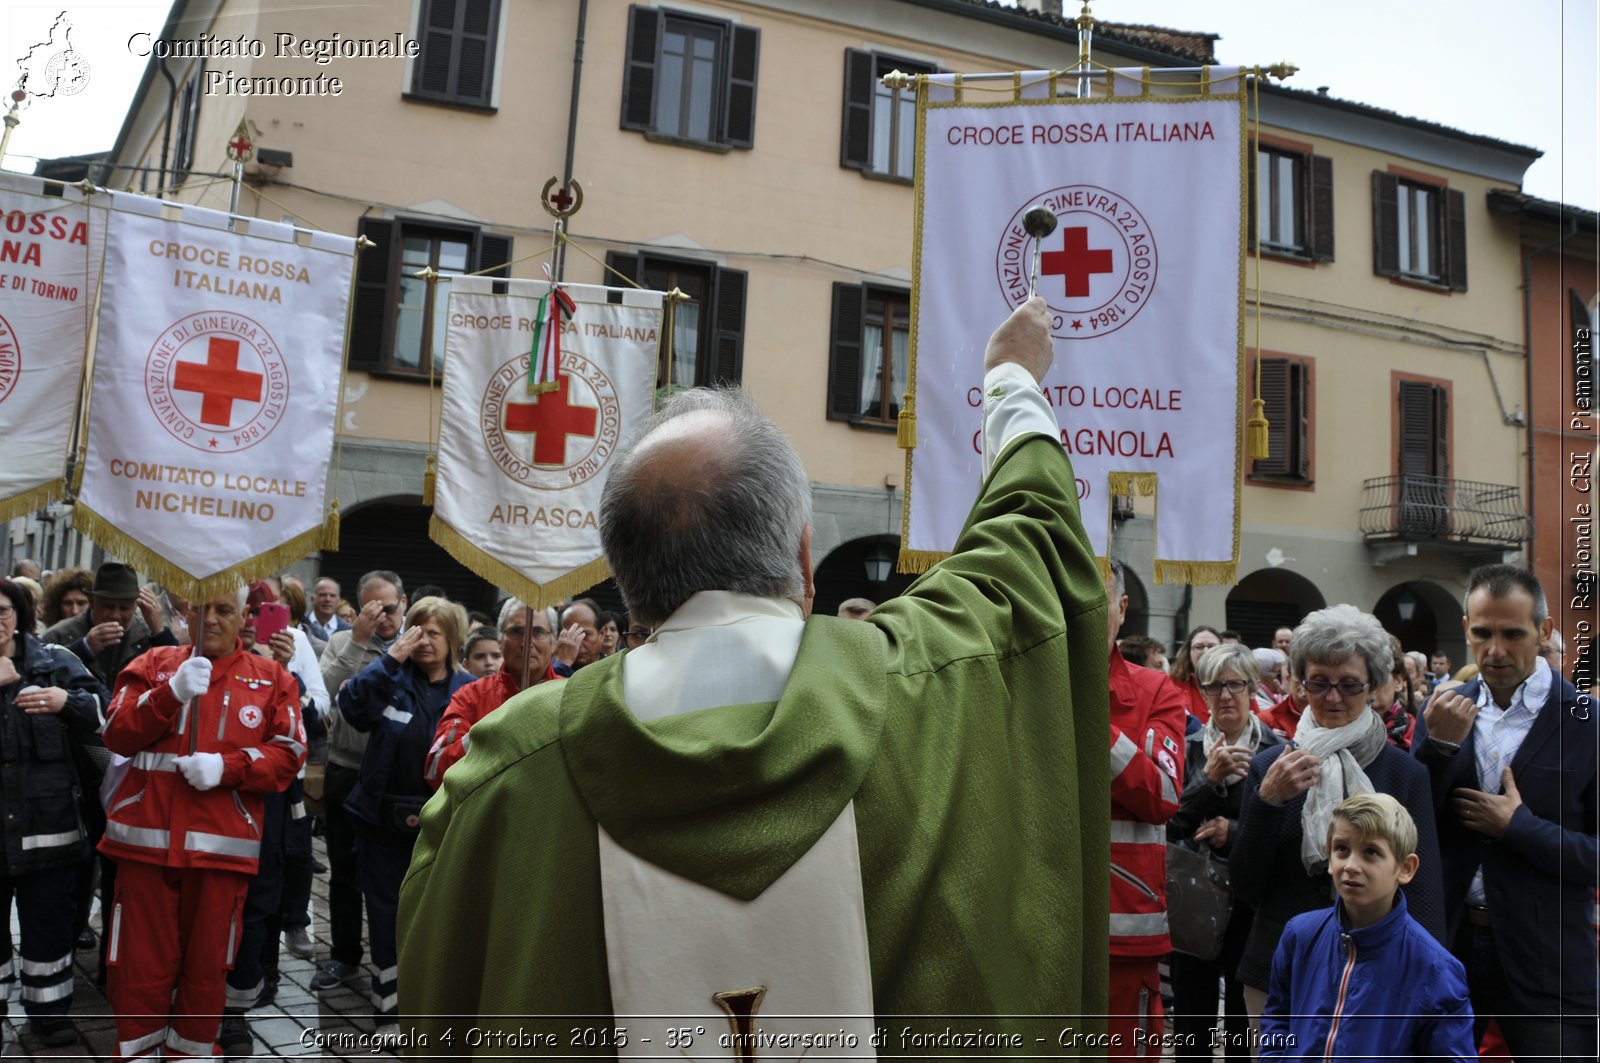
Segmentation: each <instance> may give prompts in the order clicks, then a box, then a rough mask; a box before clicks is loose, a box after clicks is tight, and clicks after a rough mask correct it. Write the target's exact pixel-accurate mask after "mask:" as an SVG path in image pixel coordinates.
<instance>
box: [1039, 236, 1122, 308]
mask: <svg viewBox="0 0 1600 1063" xmlns="http://www.w3.org/2000/svg"><path fill="white" fill-rule="evenodd" d="M1062 245H1063V246H1062V250H1060V251H1046V252H1045V253H1044V254H1043V255H1042V256H1041V258H1040V262H1039V271H1040V272H1041V273H1046V274H1053V275H1055V276H1059V277H1061V278H1062V280H1064V281H1065V282H1066V287H1067V298H1069V299H1073V298H1082V297H1083V296H1086V295H1088V294H1089V278H1090V277H1091V276H1093V275H1094V274H1096V273H1110V272H1111V271H1112V269H1113V265H1112V261H1111V250H1110V249H1109V248H1095V249H1094V250H1092V251H1091V250H1090V249H1089V230H1088V229H1087V228H1085V227H1084V226H1081V225H1079V226H1075V227H1073V228H1070V229H1063V230H1062Z"/></svg>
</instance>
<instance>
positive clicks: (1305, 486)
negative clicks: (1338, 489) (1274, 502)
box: [1245, 473, 1317, 491]
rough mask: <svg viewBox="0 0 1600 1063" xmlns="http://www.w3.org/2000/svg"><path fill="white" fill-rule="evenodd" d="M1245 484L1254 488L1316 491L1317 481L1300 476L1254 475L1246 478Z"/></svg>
mask: <svg viewBox="0 0 1600 1063" xmlns="http://www.w3.org/2000/svg"><path fill="white" fill-rule="evenodd" d="M1245 483H1247V484H1250V485H1251V486H1253V487H1271V488H1277V489H1285V490H1290V491H1314V490H1316V488H1317V481H1316V480H1314V479H1307V478H1304V477H1300V476H1266V475H1262V476H1257V475H1255V474H1254V473H1252V474H1250V475H1248V476H1246V477H1245Z"/></svg>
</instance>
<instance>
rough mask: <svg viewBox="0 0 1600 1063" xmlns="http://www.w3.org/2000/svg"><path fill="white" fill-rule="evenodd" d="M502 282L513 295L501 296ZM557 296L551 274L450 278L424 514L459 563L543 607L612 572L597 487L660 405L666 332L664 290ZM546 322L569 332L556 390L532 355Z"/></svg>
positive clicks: (577, 288) (566, 288)
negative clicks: (541, 277) (568, 307)
mask: <svg viewBox="0 0 1600 1063" xmlns="http://www.w3.org/2000/svg"><path fill="white" fill-rule="evenodd" d="M496 283H498V284H500V285H509V288H510V291H509V293H507V294H503V295H497V294H495V293H494V290H493V289H494V285H495V284H496ZM560 292H563V293H565V294H567V295H569V296H570V297H571V302H572V304H573V305H574V306H575V309H574V310H573V311H572V313H571V315H570V316H568V315H566V314H565V313H564V311H563V310H562V309H561V305H560V304H561V300H560V298H559V293H558V294H556V295H551V288H550V285H549V284H548V283H545V282H543V281H522V280H513V281H509V282H508V281H498V282H496V281H492V280H490V279H489V278H486V277H454V278H451V288H450V296H449V303H448V306H449V328H448V331H447V332H446V333H445V373H444V409H443V412H442V414H441V417H440V421H439V457H438V462H437V470H438V476H437V483H436V486H435V488H434V503H433V519H432V520H431V521H430V522H429V524H428V531H429V534H430V535H431V536H432V537H433V539H434V541H435V542H437V543H439V544H440V545H441V546H443V547H444V548H445V549H446V550H448V551H449V552H450V554H451V555H452V556H453V557H455V559H456V560H458V561H460V562H461V563H462V564H463V565H466V566H467V567H468V568H470V569H472V570H473V571H474V572H476V573H478V575H480V576H482V577H483V578H484V579H487V580H489V581H490V582H492V583H495V584H498V585H499V586H501V587H504V588H506V589H507V590H509V591H511V592H512V593H513V594H515V595H516V596H517V597H519V598H521V599H522V600H523V601H526V602H528V603H530V604H532V605H533V606H535V607H536V608H543V607H544V606H546V605H550V604H552V603H554V602H555V601H557V600H558V599H561V598H564V597H566V596H568V595H570V594H574V593H576V592H578V591H581V590H583V589H585V588H586V587H591V586H593V585H594V584H596V583H599V582H600V581H601V580H603V579H605V578H606V576H608V575H609V574H610V569H609V568H607V566H606V563H605V559H604V557H603V556H602V552H601V549H600V516H599V514H600V491H601V488H603V487H604V486H605V478H606V472H607V469H608V467H609V465H610V462H611V458H612V456H613V455H614V454H615V453H616V451H617V447H618V445H619V444H620V443H622V442H623V441H624V439H625V438H626V437H627V434H628V432H629V430H630V429H631V427H632V426H633V425H636V424H637V423H638V422H639V420H640V419H641V418H643V417H644V416H645V415H647V414H648V413H649V412H650V407H651V400H652V398H653V396H654V392H655V381H656V354H657V350H658V345H659V343H660V336H661V300H662V293H660V292H652V291H637V290H633V289H616V288H605V287H600V286H595V285H587V284H566V285H562V286H561V288H560ZM546 296H551V297H549V298H546ZM608 296H609V297H613V298H615V297H620V298H621V302H618V303H612V302H608V301H607V298H608ZM550 328H558V329H559V331H558V332H557V333H556V337H558V338H559V348H558V349H559V356H560V357H559V363H558V364H559V371H558V372H557V374H556V378H555V381H554V387H553V388H551V387H549V386H548V384H547V383H546V382H544V381H543V380H542V378H541V377H540V376H539V375H538V373H537V368H538V365H537V362H536V361H535V355H536V353H538V352H542V351H544V350H547V349H548V348H547V347H546V345H545V343H544V342H543V341H544V340H545V339H546V336H547V330H548V329H550Z"/></svg>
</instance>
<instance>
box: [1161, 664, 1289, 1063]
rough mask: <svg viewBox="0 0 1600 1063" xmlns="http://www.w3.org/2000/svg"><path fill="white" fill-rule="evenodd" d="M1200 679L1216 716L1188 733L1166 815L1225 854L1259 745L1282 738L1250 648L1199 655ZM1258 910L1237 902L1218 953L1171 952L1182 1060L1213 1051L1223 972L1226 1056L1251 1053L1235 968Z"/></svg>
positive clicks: (1176, 829) (1170, 833)
mask: <svg viewBox="0 0 1600 1063" xmlns="http://www.w3.org/2000/svg"><path fill="white" fill-rule="evenodd" d="M1256 652H1257V653H1259V652H1260V651H1259V650H1258V651H1256ZM1274 652H1276V651H1274ZM1198 679H1199V681H1200V690H1201V692H1202V693H1203V694H1204V695H1205V699H1206V702H1207V704H1208V705H1209V706H1210V707H1211V719H1210V720H1209V721H1207V722H1206V724H1205V725H1204V726H1203V727H1202V728H1201V729H1200V730H1199V731H1198V732H1196V733H1195V734H1193V735H1191V736H1190V737H1189V744H1188V749H1187V750H1186V753H1187V757H1186V759H1185V761H1184V786H1183V796H1182V797H1181V798H1180V799H1179V804H1178V812H1177V814H1176V815H1175V816H1173V817H1172V818H1171V819H1170V820H1168V821H1167V840H1168V841H1170V842H1174V843H1177V844H1182V845H1191V846H1193V845H1200V846H1205V847H1206V848H1209V849H1210V850H1212V851H1213V852H1215V853H1216V854H1217V855H1218V856H1220V857H1222V858H1223V859H1226V858H1227V857H1228V854H1229V853H1230V852H1231V851H1232V849H1233V843H1234V840H1235V839H1236V838H1237V837H1238V834H1239V810H1240V806H1241V805H1242V804H1243V801H1244V781H1245V775H1246V773H1247V772H1248V771H1249V770H1250V761H1251V760H1252V759H1253V758H1254V757H1255V755H1256V753H1257V752H1258V751H1260V750H1262V749H1268V748H1271V747H1272V746H1276V745H1281V744H1282V741H1283V740H1282V739H1280V738H1279V737H1278V736H1277V735H1275V734H1273V733H1272V730H1271V728H1269V727H1267V726H1266V725H1265V724H1263V723H1262V722H1261V721H1260V720H1259V719H1258V718H1257V717H1256V714H1255V713H1254V712H1253V711H1252V709H1251V705H1252V702H1253V695H1254V693H1255V687H1256V683H1257V682H1259V680H1260V673H1259V672H1258V671H1257V667H1256V657H1255V655H1254V654H1252V652H1251V651H1250V650H1247V649H1245V648H1244V647H1243V646H1239V645H1228V646H1218V647H1217V648H1215V649H1213V650H1211V651H1210V652H1208V653H1207V654H1206V655H1205V656H1204V658H1202V659H1201V661H1200V667H1199V670H1198ZM1168 903H1169V904H1170V903H1171V901H1170V899H1169V902H1168ZM1169 914H1170V916H1171V918H1173V919H1181V918H1182V913H1180V912H1176V911H1173V912H1170V913H1169ZM1253 917H1254V912H1253V911H1252V910H1251V909H1250V907H1249V905H1246V904H1244V903H1243V902H1239V901H1235V903H1234V906H1233V911H1232V912H1231V913H1230V915H1229V917H1228V925H1227V927H1226V928H1225V930H1224V932H1223V938H1222V951H1221V952H1219V953H1218V954H1217V956H1216V958H1215V959H1209V960H1208V959H1202V958H1201V957H1199V956H1190V955H1187V954H1185V953H1182V952H1176V951H1175V952H1173V954H1172V1004H1173V1032H1174V1033H1175V1034H1176V1035H1177V1037H1176V1042H1177V1043H1176V1045H1175V1047H1174V1051H1175V1052H1176V1055H1177V1058H1178V1059H1210V1058H1211V1043H1212V1042H1211V1031H1212V1030H1213V1029H1214V1028H1215V1027H1216V1025H1217V979H1218V978H1219V977H1220V978H1222V979H1223V980H1224V981H1223V1002H1224V1004H1225V1006H1226V1012H1225V1014H1226V1019H1225V1025H1224V1030H1225V1031H1226V1032H1227V1034H1228V1040H1227V1042H1226V1046H1227V1048H1226V1051H1227V1058H1228V1059H1229V1060H1233V1061H1248V1060H1249V1059H1250V1049H1249V1047H1248V1046H1249V1040H1248V1036H1249V1026H1250V1019H1249V1014H1248V1013H1247V1012H1246V1010H1245V1006H1244V987H1243V985H1241V984H1240V983H1239V981H1238V980H1237V979H1236V978H1235V977H1234V972H1235V971H1236V970H1237V969H1238V966H1239V960H1240V958H1241V957H1243V955H1244V945H1245V941H1246V939H1247V938H1248V936H1249V934H1250V924H1251V921H1252V919H1253Z"/></svg>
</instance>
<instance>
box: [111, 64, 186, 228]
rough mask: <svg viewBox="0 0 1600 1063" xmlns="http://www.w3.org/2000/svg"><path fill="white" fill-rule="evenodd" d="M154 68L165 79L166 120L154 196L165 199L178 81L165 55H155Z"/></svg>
mask: <svg viewBox="0 0 1600 1063" xmlns="http://www.w3.org/2000/svg"><path fill="white" fill-rule="evenodd" d="M156 69H157V70H159V71H161V76H162V77H164V78H166V79H167V120H166V122H165V123H163V124H162V127H161V172H160V173H159V174H157V175H156V198H157V199H166V198H167V197H166V193H165V189H166V187H167V152H168V151H169V150H170V149H171V147H172V108H173V107H174V106H176V105H177V102H178V83H177V82H176V81H174V80H173V78H172V71H170V70H168V69H167V58H166V56H157V58H156ZM108 176H109V175H108Z"/></svg>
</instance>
